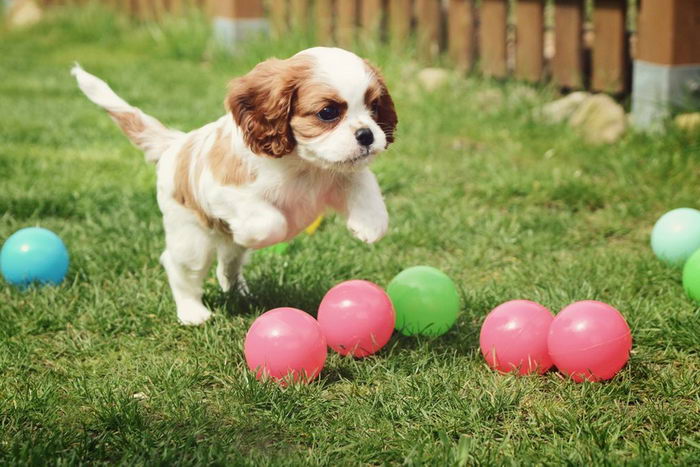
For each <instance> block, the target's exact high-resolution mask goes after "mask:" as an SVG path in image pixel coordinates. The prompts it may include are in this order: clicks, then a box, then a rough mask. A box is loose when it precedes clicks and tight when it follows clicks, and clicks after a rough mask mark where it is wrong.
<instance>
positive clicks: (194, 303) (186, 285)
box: [160, 222, 214, 325]
mask: <svg viewBox="0 0 700 467" xmlns="http://www.w3.org/2000/svg"><path fill="white" fill-rule="evenodd" d="M165 224H166V234H165V242H166V249H165V251H164V252H163V254H162V255H161V257H160V261H161V263H162V264H163V267H164V268H165V271H166V273H167V274H168V281H169V282H170V288H171V289H172V292H173V298H174V299H175V305H176V306H177V317H178V319H179V320H180V322H181V323H182V324H185V325H197V324H202V323H204V322H205V321H206V320H208V319H209V318H210V317H211V312H210V311H209V310H207V308H206V307H205V306H204V305H203V304H202V292H203V288H202V284H203V282H204V279H205V277H206V275H207V273H208V272H209V267H210V266H211V261H212V258H213V253H214V245H213V242H212V240H211V238H210V236H209V234H208V233H207V232H204V231H203V230H202V228H200V227H199V226H197V225H195V224H187V223H185V224H181V225H177V226H175V225H173V226H170V228H169V226H168V223H167V222H166V223H165Z"/></svg>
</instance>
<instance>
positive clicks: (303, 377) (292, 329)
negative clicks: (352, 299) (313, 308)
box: [243, 308, 328, 382]
mask: <svg viewBox="0 0 700 467" xmlns="http://www.w3.org/2000/svg"><path fill="white" fill-rule="evenodd" d="M243 350H244V353H245V360H246V363H247V364H248V368H250V370H251V371H254V372H255V376H256V378H258V379H262V378H263V377H269V378H272V379H275V380H278V381H286V380H289V379H293V380H294V381H302V382H309V381H311V380H313V379H314V378H316V376H318V374H319V373H320V372H321V369H322V368H323V364H324V363H325V361H326V355H327V353H328V351H327V348H326V339H325V337H323V332H321V326H319V325H318V322H317V321H316V320H315V319H314V318H313V317H312V316H310V315H308V314H307V313H304V312H303V311H301V310H297V309H296V308H275V309H274V310H270V311H268V312H266V313H263V314H262V315H260V316H259V317H258V319H256V320H255V321H254V322H253V324H252V325H251V326H250V329H249V330H248V334H246V336H245V343H244V345H243Z"/></svg>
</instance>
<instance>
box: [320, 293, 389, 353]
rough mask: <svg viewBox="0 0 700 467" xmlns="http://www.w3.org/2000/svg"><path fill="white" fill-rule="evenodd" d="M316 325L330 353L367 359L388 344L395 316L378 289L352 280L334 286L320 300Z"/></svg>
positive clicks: (385, 295) (385, 297)
mask: <svg viewBox="0 0 700 467" xmlns="http://www.w3.org/2000/svg"><path fill="white" fill-rule="evenodd" d="M318 322H319V324H320V325H321V329H322V330H323V334H324V335H325V336H326V341H327V342H328V345H329V346H330V347H331V348H332V349H333V350H335V351H336V352H338V353H339V354H341V355H347V354H351V355H352V356H354V357H366V356H367V355H371V354H373V353H375V352H377V351H378V350H379V349H381V348H382V347H384V346H385V345H386V343H387V342H389V339H390V338H391V333H392V332H393V331H394V325H395V324H396V313H395V312H394V307H393V305H392V304H391V300H390V299H389V296H388V295H387V294H386V292H384V290H383V289H382V288H381V287H379V286H378V285H377V284H374V283H372V282H368V281H362V280H352V281H346V282H342V283H340V284H338V285H336V286H335V287H333V288H332V289H331V290H329V291H328V293H327V294H326V296H325V297H323V300H322V301H321V305H320V306H319V308H318Z"/></svg>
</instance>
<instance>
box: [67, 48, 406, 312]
mask: <svg viewBox="0 0 700 467" xmlns="http://www.w3.org/2000/svg"><path fill="white" fill-rule="evenodd" d="M71 72H72V74H73V75H74V76H75V78H76V79H77V81H78V85H79V87H80V89H81V90H82V91H83V92H84V93H85V95H86V96H87V97H88V98H89V99H90V100H91V101H93V102H94V103H95V104H97V105H99V106H100V107H103V108H104V109H105V110H106V111H107V112H108V113H109V115H110V116H111V118H112V119H113V120H114V121H115V122H116V123H117V125H119V127H121V129H122V131H123V132H124V133H125V134H126V136H127V137H128V138H129V139H130V140H131V142H132V143H134V144H135V145H136V146H137V147H139V148H140V149H142V150H143V151H144V153H145V155H146V160H147V161H149V162H152V163H154V164H155V165H156V170H157V192H158V205H159V207H160V210H161V211H162V213H163V225H164V230H165V244H166V247H165V251H164V252H163V254H162V255H161V257H160V262H161V263H162V265H163V267H164V268H165V271H166V273H167V275H168V280H169V282H170V288H171V289H172V293H173V298H174V299H175V304H176V306H177V316H178V318H179V320H180V322H182V323H183V324H188V325H197V324H201V323H203V322H205V321H206V320H207V319H209V317H210V316H211V312H210V311H209V310H207V309H206V307H205V306H204V305H203V304H202V284H203V282H204V279H205V277H206V276H207V274H208V272H209V267H210V265H211V262H212V260H213V258H214V256H215V255H216V258H217V267H216V277H217V279H218V281H219V284H220V285H221V288H222V289H223V290H224V291H228V290H229V289H231V288H232V287H237V288H238V289H239V290H240V291H241V292H243V293H245V291H246V290H247V289H246V285H245V281H244V279H243V277H242V275H241V267H242V266H243V264H244V263H245V259H246V253H247V251H248V250H250V249H258V248H264V247H267V246H270V245H274V244H275V243H279V242H284V241H288V240H290V239H291V238H293V237H294V236H296V235H297V234H298V233H299V232H301V231H302V230H303V229H304V228H305V227H306V226H307V225H309V224H310V223H311V222H312V221H313V220H314V219H315V218H316V217H317V216H318V215H319V214H321V213H323V212H324V211H325V210H326V209H327V208H331V209H333V210H335V211H337V212H339V213H340V214H342V215H343V216H345V217H346V218H347V227H348V229H350V231H351V232H352V233H353V235H355V237H357V238H358V239H360V240H362V241H364V242H367V243H372V242H375V241H377V240H379V239H380V238H382V236H383V235H384V234H385V233H386V230H387V226H388V221H389V218H388V215H387V211H386V207H385V205H384V201H383V199H382V194H381V191H380V189H379V185H378V184H377V180H376V178H375V176H374V174H373V173H372V172H371V171H370V169H369V168H368V164H369V163H370V162H371V161H372V159H374V158H375V157H376V156H377V155H378V154H379V153H381V152H382V151H384V150H385V149H386V148H387V146H388V145H389V144H390V143H391V142H393V141H394V131H395V129H396V123H397V117H396V112H395V110H394V103H393V101H392V99H391V96H390V95H389V91H388V90H387V87H386V84H385V82H384V79H383V78H382V76H381V74H380V73H379V71H378V70H377V69H376V68H375V67H374V66H372V65H371V64H370V63H369V62H368V61H366V60H363V59H361V58H359V57H358V56H357V55H355V54H353V53H351V52H348V51H345V50H342V49H338V48H325V47H316V48H312V49H308V50H304V51H302V52H300V53H298V54H297V55H294V56H293V57H291V58H288V59H286V60H278V59H270V60H267V61H264V62H262V63H260V64H258V65H257V66H256V67H255V68H253V70H252V71H250V72H249V73H248V74H247V75H245V76H242V77H240V78H236V79H234V80H233V81H232V82H231V84H230V86H229V92H228V96H227V97H226V101H225V102H226V108H227V110H228V112H227V114H226V115H224V116H223V117H221V118H219V119H218V120H217V121H215V122H213V123H209V124H207V125H205V126H203V127H201V128H199V129H196V130H193V131H190V132H189V133H184V132H181V131H177V130H173V129H170V128H166V127H165V126H164V125H163V124H161V123H160V122H159V121H158V120H156V119H155V118H153V117H151V116H149V115H146V114H145V113H143V112H142V111H141V110H140V109H138V108H136V107H132V106H131V105H129V104H128V103H127V102H125V101H124V100H122V99H121V98H120V97H119V96H117V95H116V94H115V93H114V91H112V89H111V88H110V87H109V86H108V85H107V84H106V83H105V82H104V81H102V80H100V79H99V78H97V77H95V76H93V75H91V74H89V73H87V72H85V71H84V70H83V69H81V68H80V66H78V65H76V66H75V67H74V68H73V69H72V71H71Z"/></svg>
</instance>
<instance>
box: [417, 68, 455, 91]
mask: <svg viewBox="0 0 700 467" xmlns="http://www.w3.org/2000/svg"><path fill="white" fill-rule="evenodd" d="M451 74H452V72H451V71H450V70H446V69H445V68H423V69H422V70H420V71H419V72H418V82H419V83H420V85H421V87H423V89H425V90H426V91H428V92H433V91H435V90H437V89H439V88H441V87H443V86H444V85H445V84H447V82H448V81H449V79H450V75H451Z"/></svg>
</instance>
